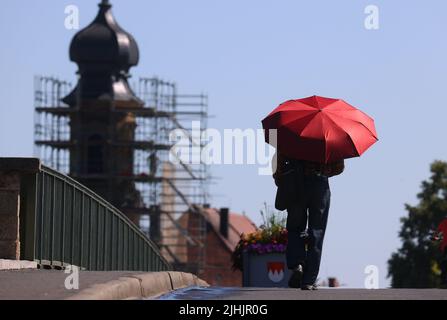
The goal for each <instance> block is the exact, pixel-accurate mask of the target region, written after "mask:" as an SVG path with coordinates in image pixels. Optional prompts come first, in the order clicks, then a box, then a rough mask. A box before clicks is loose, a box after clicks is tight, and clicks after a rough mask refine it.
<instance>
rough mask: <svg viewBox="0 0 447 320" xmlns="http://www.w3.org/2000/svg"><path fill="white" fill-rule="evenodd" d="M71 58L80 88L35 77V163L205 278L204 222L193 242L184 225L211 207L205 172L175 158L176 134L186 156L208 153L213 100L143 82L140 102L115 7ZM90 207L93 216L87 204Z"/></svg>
mask: <svg viewBox="0 0 447 320" xmlns="http://www.w3.org/2000/svg"><path fill="white" fill-rule="evenodd" d="M69 53H70V60H71V61H72V62H74V63H76V64H77V66H78V70H77V75H78V78H77V83H76V84H75V85H74V86H72V85H71V83H69V82H67V81H61V80H59V79H56V78H53V77H36V82H35V137H34V140H35V145H36V152H35V153H36V155H37V156H39V157H40V158H41V159H42V162H43V163H44V164H45V165H46V166H48V167H51V168H53V169H55V170H57V171H59V172H61V173H63V174H68V175H69V176H71V177H72V178H74V179H75V180H77V181H79V182H80V183H82V184H83V185H85V186H86V187H88V188H89V189H91V190H93V191H94V192H96V193H97V194H98V195H99V196H101V197H103V198H104V199H105V200H107V201H108V202H110V203H112V204H113V205H114V206H115V207H116V208H118V209H119V210H120V211H121V212H122V213H124V214H125V215H126V216H127V217H128V218H129V219H130V220H131V221H132V222H134V224H135V227H139V228H140V230H141V231H142V232H143V233H145V234H146V235H147V236H150V238H151V239H152V240H154V242H155V243H157V245H158V246H159V247H160V248H161V252H162V253H163V255H164V256H165V257H166V258H167V259H168V261H169V262H171V263H172V264H173V265H175V266H176V268H178V269H179V270H189V271H193V272H194V273H199V271H200V270H204V266H205V245H204V243H205V242H206V236H207V233H206V232H207V224H206V221H205V220H204V219H202V218H200V216H198V217H199V219H198V221H199V223H198V224H197V225H195V226H194V232H190V230H188V228H187V226H186V225H184V224H182V221H183V222H185V221H187V220H186V219H185V218H183V219H181V218H182V217H185V216H188V215H189V213H191V214H194V215H200V214H201V211H200V210H199V208H200V207H203V206H205V205H206V204H209V202H208V198H209V194H208V191H207V183H208V180H209V178H210V175H209V172H208V165H207V164H206V163H204V162H203V161H200V163H190V162H188V161H184V160H182V159H181V158H179V157H178V155H176V153H175V152H172V150H173V146H174V144H175V142H176V141H173V139H172V133H176V134H178V133H179V132H182V134H183V138H184V139H183V140H182V143H183V144H184V145H186V147H188V145H189V146H192V145H194V146H196V147H199V148H189V149H188V150H190V151H189V152H190V153H191V155H192V153H193V152H196V150H197V149H199V150H202V148H203V147H204V144H205V143H206V141H202V139H200V137H204V136H205V133H206V130H207V118H208V97H207V95H205V94H199V95H197V94H178V92H177V86H176V84H175V83H173V82H169V81H164V80H162V79H160V78H158V77H139V78H138V81H137V83H138V85H137V86H136V89H135V90H136V92H134V91H133V90H132V88H131V87H130V86H129V82H128V80H129V78H130V74H129V71H130V69H131V68H132V67H134V66H136V65H137V64H138V61H139V49H138V45H137V42H136V41H135V39H134V38H133V37H132V35H130V34H129V33H128V32H126V31H125V30H124V29H123V28H121V27H120V26H119V25H118V23H117V22H116V20H115V18H114V16H113V14H112V6H111V4H110V3H109V1H108V0H102V1H101V3H100V4H99V11H98V14H97V15H96V17H95V19H94V20H93V21H92V22H91V23H90V24H89V25H88V26H87V27H85V28H84V29H82V30H80V31H79V32H78V33H76V35H75V36H74V37H73V39H72V42H71V44H70V50H69ZM196 123H199V124H200V127H199V128H197V126H194V127H193V125H194V124H196ZM193 129H194V132H195V134H194V135H192V132H193ZM197 132H199V134H198V135H197V136H198V137H199V139H197V136H196V134H197ZM199 155H200V154H199ZM172 157H174V160H177V161H172V160H173V159H172ZM175 157H177V159H176V158H175ZM199 158H200V157H199ZM84 205H85V206H86V208H88V209H86V212H89V210H91V208H90V207H89V206H90V204H89V203H85V204H84ZM87 218H89V217H87V216H86V219H87ZM116 232H118V231H116ZM190 233H191V234H190ZM191 246H194V248H193V249H192V250H190V251H192V252H193V255H194V257H193V258H189V257H191V256H192V254H191V253H189V252H188V250H189V248H190V247H191Z"/></svg>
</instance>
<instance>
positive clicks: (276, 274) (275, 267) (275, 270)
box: [267, 261, 284, 283]
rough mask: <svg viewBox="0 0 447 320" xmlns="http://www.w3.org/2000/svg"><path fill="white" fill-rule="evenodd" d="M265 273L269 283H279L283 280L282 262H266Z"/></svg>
mask: <svg viewBox="0 0 447 320" xmlns="http://www.w3.org/2000/svg"><path fill="white" fill-rule="evenodd" d="M267 272H268V277H269V279H270V280H271V281H273V282H275V283H277V282H281V280H282V279H284V262H279V261H275V262H267Z"/></svg>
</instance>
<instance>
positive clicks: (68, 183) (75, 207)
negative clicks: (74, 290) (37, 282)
mask: <svg viewBox="0 0 447 320" xmlns="http://www.w3.org/2000/svg"><path fill="white" fill-rule="evenodd" d="M29 182H31V184H32V181H29ZM35 186H36V187H35V190H33V188H31V189H30V185H29V184H28V187H27V188H28V189H29V190H28V193H30V192H31V193H33V192H34V194H35V195H36V199H35V201H26V202H25V203H24V206H25V209H26V211H27V212H34V213H35V219H30V218H29V214H28V215H27V216H28V217H27V218H26V219H25V221H23V223H24V224H25V226H26V229H27V230H28V231H31V232H27V234H26V235H25V238H26V239H25V246H24V247H25V254H26V255H28V256H29V255H32V256H33V257H34V259H33V260H36V261H38V263H40V264H41V265H43V266H55V267H63V266H66V265H76V266H79V267H81V268H83V269H86V270H101V271H106V270H133V271H137V270H138V271H163V270H170V269H171V266H170V265H169V263H168V262H167V261H166V260H165V259H164V258H163V257H162V255H161V254H160V252H159V250H158V248H157V247H156V245H155V244H154V243H153V242H152V241H151V240H150V239H149V238H148V237H147V236H146V235H145V234H144V233H142V232H141V231H140V230H139V229H138V228H137V227H136V226H135V225H134V224H133V223H132V222H131V221H130V220H129V219H128V218H127V217H125V216H124V214H122V213H121V212H120V211H119V210H118V209H116V208H115V207H113V206H112V205H111V204H110V203H108V202H107V201H105V200H104V199H102V198H101V197H100V196H98V195H97V194H95V193H94V192H93V191H91V190H90V189H88V188H86V187H85V186H83V185H81V184H80V183H78V182H76V181H75V180H73V179H71V178H70V177H68V176H66V175H63V174H61V173H59V172H57V171H55V170H52V169H50V168H48V167H45V166H41V168H40V171H39V172H38V173H37V178H35ZM32 207H35V210H32V209H33V208H32ZM30 208H31V211H30ZM33 225H34V226H33Z"/></svg>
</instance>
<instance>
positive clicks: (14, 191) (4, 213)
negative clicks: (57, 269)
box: [0, 158, 40, 260]
mask: <svg viewBox="0 0 447 320" xmlns="http://www.w3.org/2000/svg"><path fill="white" fill-rule="evenodd" d="M39 170H40V160H39V159H36V158H0V259H11V260H19V259H20V258H23V256H24V255H25V254H24V253H25V252H20V251H21V247H22V250H23V251H29V254H28V255H30V256H32V254H33V248H31V247H30V248H26V249H24V244H25V243H26V242H25V241H24V240H25V237H26V238H27V239H28V238H30V239H31V240H32V237H33V236H34V234H33V232H28V231H30V230H32V228H28V229H26V230H25V226H28V225H31V227H32V226H33V223H32V221H30V220H28V221H27V220H26V219H25V218H26V215H27V214H26V213H28V211H29V212H30V213H33V211H32V210H34V203H33V201H35V190H36V189H35V188H36V186H35V179H36V174H37V173H38V172H39ZM33 193H34V195H33ZM21 195H22V198H21ZM25 195H26V196H25ZM21 224H22V225H21ZM21 230H22V231H23V232H22V236H23V237H24V239H20V234H21ZM27 230H28V231H27ZM21 242H22V243H21Z"/></svg>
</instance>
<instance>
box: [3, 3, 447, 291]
mask: <svg viewBox="0 0 447 320" xmlns="http://www.w3.org/2000/svg"><path fill="white" fill-rule="evenodd" d="M97 2H99V0H97V1H92V0H90V1H87V0H71V1H61V0H57V1H56V0H40V1H26V2H23V1H12V0H3V1H2V10H1V11H0V39H2V48H1V51H0V71H1V77H0V98H1V100H0V101H1V106H0V137H1V138H0V156H31V155H32V154H33V76H34V75H36V74H44V75H54V76H58V77H60V78H62V79H68V80H71V81H75V72H76V65H75V64H73V63H71V62H70V61H69V59H68V46H69V43H70V41H71V38H72V36H73V35H74V33H75V31H74V30H67V29H66V28H65V27H64V20H65V13H64V10H65V7H66V6H67V5H69V4H75V5H77V6H78V7H79V9H80V25H81V27H82V26H85V25H86V24H87V23H89V22H90V21H91V20H92V19H93V17H94V15H95V14H96V12H97V7H96V3H97ZM111 2H112V4H113V5H114V13H115V17H116V18H117V20H118V22H119V23H120V24H121V25H122V26H123V27H124V28H125V29H126V30H127V31H129V32H131V33H132V34H133V35H134V37H135V38H136V40H137V41H138V44H139V47H140V54H141V60H140V64H139V65H138V66H137V67H135V68H133V69H131V73H132V74H133V76H134V78H138V77H139V76H152V75H158V76H160V77H162V78H163V79H166V80H172V81H175V82H177V84H178V86H179V90H180V91H181V92H186V93H196V92H198V93H200V92H205V93H207V94H208V95H209V99H210V107H209V111H210V113H211V114H212V115H213V117H212V118H211V119H210V121H209V126H210V127H214V128H217V129H219V130H223V129H225V128H241V129H245V128H260V126H261V123H260V121H261V119H262V118H263V117H264V116H265V115H267V114H268V112H269V111H270V110H272V109H273V108H274V107H276V106H277V105H278V104H279V103H281V102H283V101H284V100H288V99H291V98H299V97H305V96H309V95H313V94H317V95H322V96H328V97H337V98H343V99H345V100H346V101H348V102H350V103H351V104H352V105H354V106H357V107H358V108H360V109H361V110H363V111H365V112H366V113H368V114H369V115H370V116H372V117H373V118H374V119H375V121H376V127H377V131H378V134H379V138H380V141H379V142H378V143H377V144H376V145H374V146H373V147H372V148H371V149H370V150H368V151H367V152H366V153H365V154H364V156H362V157H361V158H356V159H351V160H348V161H347V168H346V171H345V173H344V174H343V175H341V176H338V177H335V178H333V179H331V189H332V204H331V212H330V217H329V225H328V230H327V235H326V241H325V247H324V252H323V262H322V266H321V273H320V276H321V277H322V278H325V277H327V276H336V277H338V278H339V280H340V282H341V283H342V284H346V285H347V286H350V287H363V282H364V278H365V274H364V268H365V267H366V266H367V265H377V266H378V267H379V272H380V276H379V278H380V286H381V287H386V286H387V285H389V281H388V280H387V279H386V278H385V277H386V273H387V268H386V261H387V259H388V258H389V257H390V255H391V252H392V251H394V250H395V249H396V248H397V247H398V246H399V240H398V238H397V232H398V230H399V226H400V224H399V218H400V217H401V216H403V215H405V214H406V212H405V210H404V203H411V204H415V203H416V196H415V195H416V193H417V192H418V191H419V187H420V182H421V181H422V180H423V179H425V178H427V177H428V175H429V164H430V163H431V162H432V161H433V160H435V159H440V160H443V159H446V158H447V150H446V148H445V130H446V129H445V119H446V118H447V111H446V110H447V109H446V106H445V103H444V92H445V86H446V85H447V81H446V78H445V75H446V74H447V63H446V62H445V61H446V59H445V57H447V40H445V39H444V34H445V32H444V30H447V19H446V17H445V12H447V2H445V1H441V0H440V1H426V2H424V3H422V2H420V1H408V0H406V1H403V0H395V1H374V0H370V1H362V0H351V1H348V0H346V1H322V0H316V1H285V0H279V1H274V2H273V1H263V0H257V1H254V0H245V1H236V0H226V1H205V0H201V1H199V0H191V1H179V0H178V1H173V0H163V1H162V0H150V1H143V0H133V1H124V0H113V1H111ZM370 4H373V5H376V6H377V7H378V8H379V14H380V16H379V17H380V25H379V29H378V30H366V29H365V28H364V19H365V17H366V15H365V13H364V9H365V7H366V6H367V5H370ZM211 169H212V172H213V174H214V175H215V176H217V177H219V179H217V180H216V181H215V184H213V185H212V189H211V190H212V191H213V192H214V193H215V194H217V195H220V196H216V197H215V198H214V201H213V203H212V204H213V206H216V207H220V206H230V208H231V210H232V211H235V212H243V211H245V212H246V214H247V215H249V216H250V217H251V218H252V219H253V220H254V221H255V222H258V223H259V222H260V221H261V218H260V214H259V210H260V209H261V208H262V205H263V202H264V201H267V202H268V203H270V204H272V203H273V199H274V192H275V187H274V184H273V182H272V178H271V177H269V176H259V175H257V169H258V168H257V166H256V165H215V166H212V168H211Z"/></svg>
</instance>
